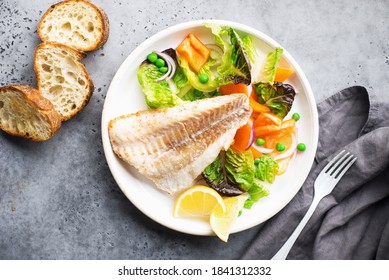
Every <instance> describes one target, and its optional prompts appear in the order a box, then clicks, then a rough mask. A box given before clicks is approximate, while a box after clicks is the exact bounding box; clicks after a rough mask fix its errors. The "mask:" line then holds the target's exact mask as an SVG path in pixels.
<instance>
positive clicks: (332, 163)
mask: <svg viewBox="0 0 389 280" xmlns="http://www.w3.org/2000/svg"><path fill="white" fill-rule="evenodd" d="M344 152H345V150H342V151H341V152H340V153H339V154H337V155H336V156H335V157H334V158H333V159H332V160H331V161H330V162H329V163H327V165H326V166H325V167H324V170H325V171H324V173H327V172H328V170H329V169H330V168H331V167H332V166H333V165H334V163H335V162H336V161H337V160H338V159H339V158H340V157H341V156H342V154H343V153H344Z"/></svg>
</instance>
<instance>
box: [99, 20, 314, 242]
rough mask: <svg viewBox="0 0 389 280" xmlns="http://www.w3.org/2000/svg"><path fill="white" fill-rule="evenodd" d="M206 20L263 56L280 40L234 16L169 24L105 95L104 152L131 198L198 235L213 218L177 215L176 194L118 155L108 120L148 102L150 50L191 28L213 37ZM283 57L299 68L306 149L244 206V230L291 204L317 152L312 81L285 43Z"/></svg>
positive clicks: (171, 43) (297, 106) (297, 107)
mask: <svg viewBox="0 0 389 280" xmlns="http://www.w3.org/2000/svg"><path fill="white" fill-rule="evenodd" d="M204 22H214V23H217V24H220V25H228V26H231V27H233V28H235V29H236V30H237V31H238V32H241V33H247V34H250V35H252V36H253V37H254V44H255V45H256V47H257V49H258V52H259V55H260V56H264V55H265V54H266V53H267V52H269V51H271V50H274V48H275V47H277V46H280V45H279V44H278V43H277V42H275V41H274V40H273V39H271V38H269V37H268V36H267V35H265V34H263V33H261V32H259V31H257V30H255V29H253V28H251V27H248V26H245V25H242V24H238V23H235V22H229V21H215V20H206V21H205V20H203V21H193V22H187V23H183V24H179V25H176V26H173V27H170V28H167V29H165V30H163V31H161V32H159V33H158V34H156V35H154V36H152V37H151V38H149V39H148V40H146V41H145V42H143V43H142V44H141V45H140V46H139V47H137V48H136V49H135V50H134V51H133V52H132V53H131V54H130V55H129V56H128V57H127V59H126V60H125V61H124V62H123V64H122V65H121V66H120V68H119V70H118V71H117V73H116V75H115V77H114V78H113V80H112V83H111V85H110V87H109V90H108V93H107V97H106V99H105V103H104V109H103V115H102V126H101V129H102V139H103V146H104V152H105V156H106V159H107V162H108V165H109V168H110V170H111V172H112V174H113V176H114V178H115V180H116V182H117V184H118V185H119V187H120V188H121V190H122V191H123V193H124V194H125V195H126V196H127V198H128V199H129V200H130V201H131V202H132V203H133V204H134V205H135V206H136V207H137V208H138V209H139V210H141V211H142V212H143V213H144V214H146V215H147V216H149V217H150V218H151V219H153V220H155V221H156V222H158V223H160V224H162V225H164V226H166V227H169V228H171V229H174V230H177V231H181V232H185V233H189V234H194V235H212V234H213V233H212V230H211V228H210V226H209V224H208V221H202V220H192V219H180V218H174V217H173V216H172V211H173V203H174V197H172V196H169V195H167V194H165V193H163V192H161V191H159V190H157V189H156V188H155V187H154V186H153V183H152V182H150V181H149V180H147V179H145V178H144V177H143V176H142V175H140V174H139V173H138V172H137V171H136V170H135V169H134V168H132V167H130V166H129V165H128V164H126V163H125V162H123V161H121V160H120V159H119V158H118V157H116V155H115V154H114V153H113V151H112V149H111V145H110V142H109V137H108V129H107V127H108V122H109V121H110V120H111V119H113V118H115V117H117V116H120V115H124V114H128V113H132V112H136V111H139V110H141V109H146V108H147V106H146V103H145V99H144V95H143V93H142V91H141V88H140V86H139V84H138V80H137V69H138V66H139V64H140V63H141V62H142V61H143V60H144V59H145V58H146V56H147V54H148V53H150V52H152V51H153V50H160V51H162V50H164V49H167V48H175V47H176V46H178V44H179V43H180V42H181V41H182V40H183V39H184V38H185V36H186V35H187V34H188V33H190V32H191V33H194V34H195V35H197V36H198V37H199V38H200V39H201V40H202V41H203V42H205V43H210V42H214V41H213V36H212V34H211V32H210V30H209V29H207V28H205V27H204V26H203V23H204ZM281 63H282V64H288V65H289V66H290V67H292V68H294V69H295V71H296V74H295V75H293V76H292V78H291V79H288V80H287V82H288V83H290V84H292V85H293V86H294V88H295V90H296V92H297V95H296V100H295V102H294V103H293V107H292V110H291V112H290V114H291V113H293V112H298V113H299V114H300V115H301V119H300V120H299V121H298V122H297V127H298V134H299V135H298V138H299V141H300V142H304V143H306V144H307V150H306V151H305V152H303V153H298V155H297V156H296V157H295V158H294V159H293V161H292V162H291V163H290V165H289V168H288V170H287V172H286V173H285V174H283V175H282V176H279V177H277V178H276V181H275V183H274V184H273V185H271V187H270V195H269V196H267V197H265V198H263V199H261V200H260V201H259V202H258V203H256V204H255V205H254V206H253V207H252V208H251V210H248V211H244V212H243V215H241V216H240V217H239V219H238V220H237V222H236V224H235V225H234V228H233V232H238V231H242V230H245V229H248V228H251V227H253V226H255V225H258V224H260V223H262V222H264V221H266V220H267V219H269V218H270V217H272V216H273V215H275V214H276V213H277V212H279V211H280V210H281V209H282V208H283V207H284V206H285V205H286V204H288V202H289V201H290V200H291V199H292V198H293V197H294V196H295V194H296V193H297V191H298V190H299V189H300V187H301V186H302V184H303V182H304V180H305V179H306V177H307V176H308V173H309V170H310V168H311V166H312V163H313V160H314V156H315V153H316V147H317V141H318V134H319V128H318V127H319V125H318V116H317V110H316V104H315V101H314V96H313V94H312V90H311V87H310V85H309V83H308V81H307V79H306V77H305V75H304V73H303V71H302V70H301V69H300V67H299V66H298V64H297V63H296V62H295V60H294V59H293V58H292V56H291V55H290V54H289V53H288V52H287V51H286V50H285V49H284V52H283V56H282V60H281Z"/></svg>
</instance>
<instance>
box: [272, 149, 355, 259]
mask: <svg viewBox="0 0 389 280" xmlns="http://www.w3.org/2000/svg"><path fill="white" fill-rule="evenodd" d="M356 160H357V158H356V157H355V156H354V155H352V154H351V153H349V152H346V151H345V150H343V151H341V152H340V153H339V154H337V155H336V157H334V158H333V159H332V160H331V161H330V162H329V163H328V164H327V165H326V166H325V167H324V168H323V170H322V171H321V172H320V174H319V176H318V177H317V178H316V181H315V183H314V194H313V201H312V204H311V206H310V207H309V209H308V211H307V213H306V214H305V216H304V218H303V219H302V220H301V222H300V223H299V225H298V226H297V227H296V229H295V230H294V231H293V233H292V235H291V236H290V237H289V238H288V240H287V241H286V242H285V244H284V245H283V246H282V247H281V249H280V250H279V251H278V252H277V254H275V255H274V257H273V258H272V260H285V259H286V257H287V256H288V254H289V251H290V249H291V248H292V246H293V244H294V242H295V241H296V239H297V237H298V236H299V235H300V233H301V231H302V230H303V228H304V226H305V225H306V223H307V222H308V220H309V219H310V218H311V216H312V214H313V212H314V211H315V209H316V207H317V205H318V204H319V202H320V200H322V198H323V197H325V196H326V195H328V194H330V193H331V192H332V190H333V189H334V187H335V186H336V184H337V183H338V182H339V181H340V179H341V178H342V176H343V175H344V174H345V173H346V171H347V170H348V169H349V168H350V167H351V165H353V164H354V162H355V161H356Z"/></svg>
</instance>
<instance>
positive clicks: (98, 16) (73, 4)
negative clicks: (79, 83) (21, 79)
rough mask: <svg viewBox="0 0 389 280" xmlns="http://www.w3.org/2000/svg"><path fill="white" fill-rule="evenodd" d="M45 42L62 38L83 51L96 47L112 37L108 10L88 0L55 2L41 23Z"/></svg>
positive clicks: (63, 42)
mask: <svg viewBox="0 0 389 280" xmlns="http://www.w3.org/2000/svg"><path fill="white" fill-rule="evenodd" d="M38 35H39V37H40V38H41V39H42V41H43V42H58V43H61V44H65V45H68V46H71V47H73V48H75V49H77V50H80V51H92V50H95V49H98V48H100V47H102V46H103V45H104V44H105V42H106V41H107V40H108V35H109V22H108V17H107V15H106V13H105V12H104V11H103V10H102V9H101V8H100V7H98V6H96V5H95V4H92V3H91V2H89V1H85V0H66V1H62V2H59V3H57V4H55V5H52V6H51V7H50V8H49V9H48V10H47V11H46V13H45V14H44V15H43V16H42V18H41V20H40V22H39V24H38Z"/></svg>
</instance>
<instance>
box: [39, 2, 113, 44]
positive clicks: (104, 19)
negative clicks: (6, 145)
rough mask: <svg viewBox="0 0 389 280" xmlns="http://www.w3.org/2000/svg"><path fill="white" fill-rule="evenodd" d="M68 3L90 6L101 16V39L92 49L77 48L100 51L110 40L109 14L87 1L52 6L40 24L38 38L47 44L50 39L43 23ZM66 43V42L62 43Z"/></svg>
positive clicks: (60, 3)
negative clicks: (54, 11)
mask: <svg viewBox="0 0 389 280" xmlns="http://www.w3.org/2000/svg"><path fill="white" fill-rule="evenodd" d="M68 2H82V3H84V4H86V5H88V6H90V7H91V8H92V9H94V10H95V11H96V13H97V14H98V15H99V18H98V20H99V23H100V24H101V26H102V31H101V34H100V36H99V38H98V39H97V40H96V43H95V44H93V45H91V46H90V47H77V50H79V51H85V52H87V51H93V50H96V49H99V48H101V47H102V46H103V45H104V44H105V43H106V42H107V40H108V37H109V20H108V16H107V14H106V13H105V11H104V10H103V9H102V8H100V7H99V6H97V5H96V4H93V3H91V2H89V1H86V0H64V1H62V2H59V3H57V4H54V5H52V6H51V7H50V8H49V9H48V10H47V11H46V12H45V13H44V14H43V16H42V18H41V20H40V21H39V23H38V36H39V37H40V38H41V40H42V41H43V42H46V41H48V38H47V36H46V35H45V33H44V31H43V28H42V25H43V22H44V21H45V19H46V17H47V16H48V15H49V14H50V13H52V12H53V10H55V9H57V8H59V7H60V6H62V5H66V4H67V3H68ZM62 43H64V42H62ZM67 45H71V46H72V45H73V44H72V43H71V42H68V44H67Z"/></svg>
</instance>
